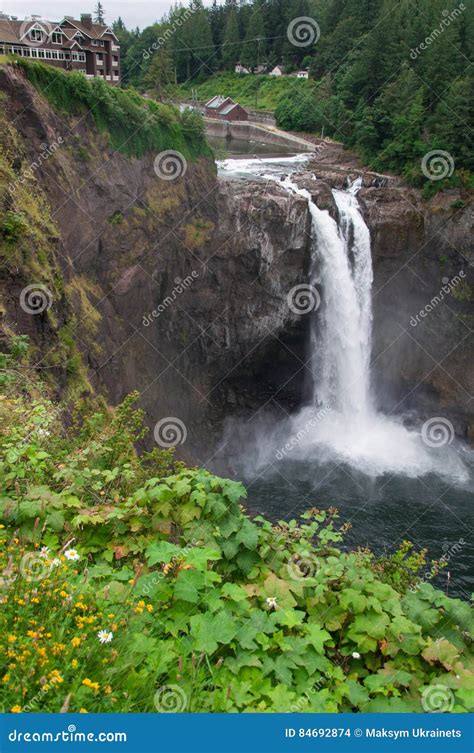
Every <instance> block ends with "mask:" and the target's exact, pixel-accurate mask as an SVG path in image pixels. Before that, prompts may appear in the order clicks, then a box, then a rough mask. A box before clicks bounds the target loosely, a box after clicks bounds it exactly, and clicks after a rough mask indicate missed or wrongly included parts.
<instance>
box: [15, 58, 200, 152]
mask: <svg viewBox="0 0 474 753" xmlns="http://www.w3.org/2000/svg"><path fill="white" fill-rule="evenodd" d="M17 64H18V65H20V66H21V67H22V68H23V70H24V71H25V75H26V76H27V77H28V79H29V80H30V81H31V83H32V84H33V85H34V86H35V87H36V88H37V89H38V91H40V92H41V93H42V94H43V96H44V97H45V98H46V99H47V100H48V101H49V102H50V103H51V105H53V106H54V107H55V108H56V109H58V110H60V111H62V112H65V113H70V114H73V115H74V114H79V113H83V114H85V113H90V115H91V117H92V118H93V119H94V122H95V124H96V126H97V128H98V129H99V130H100V131H102V132H105V133H107V134H108V135H109V136H110V142H111V146H112V148H113V149H115V150H117V151H119V152H123V153H124V154H126V155H128V156H133V157H142V156H143V155H144V154H146V153H147V152H157V153H159V152H162V151H165V150H167V149H173V150H176V151H180V152H182V153H183V154H184V156H185V157H187V158H189V159H195V158H197V157H199V156H200V155H209V154H210V151H209V148H208V146H207V144H206V141H205V139H204V137H203V131H202V129H201V132H199V128H198V126H197V123H196V122H193V123H192V124H190V122H189V118H188V116H184V117H183V116H182V115H181V114H180V112H179V111H178V110H177V109H176V108H174V107H171V106H169V105H163V104H158V103H157V102H153V101H152V100H147V99H144V98H143V97H141V96H140V95H139V94H138V93H137V92H135V91H134V90H133V89H126V90H125V89H121V88H119V87H116V86H110V85H108V84H107V83H106V82H105V81H104V80H103V79H101V78H94V79H93V80H92V81H89V80H88V79H86V78H85V76H83V75H82V74H81V73H75V72H66V71H61V70H59V69H57V68H53V67H52V66H50V65H44V64H42V63H36V62H31V61H29V60H26V59H23V58H19V59H18V60H17ZM195 117H196V116H195Z"/></svg>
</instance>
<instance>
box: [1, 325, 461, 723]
mask: <svg viewBox="0 0 474 753" xmlns="http://www.w3.org/2000/svg"><path fill="white" fill-rule="evenodd" d="M29 368H30V356H29V353H28V349H27V343H26V342H25V340H24V339H23V340H22V341H21V342H19V341H18V338H11V339H10V346H9V349H8V351H7V352H5V353H4V354H3V355H2V382H3V388H4V396H3V398H2V400H1V401H0V428H1V440H0V442H1V460H0V477H1V479H2V492H1V498H0V520H1V525H0V544H1V553H0V558H1V563H2V564H1V571H2V580H1V586H2V589H1V600H2V611H1V614H0V627H1V630H2V634H3V635H4V636H6V640H5V642H4V643H3V644H2V647H1V648H0V677H2V694H1V699H2V700H1V704H2V709H3V710H6V711H13V712H15V711H38V710H41V711H56V712H57V711H60V710H62V711H67V710H69V711H94V712H98V711H136V712H137V711H138V712H145V711H155V710H158V711H164V710H168V711H169V710H175V711H214V712H216V711H279V712H289V711H334V712H335V711H357V710H360V711H422V710H428V711H436V710H439V709H441V710H453V711H466V710H468V709H469V708H471V707H472V685H473V677H472V672H471V669H470V668H469V662H470V655H471V650H470V644H469V641H470V637H469V636H470V632H471V633H472V625H471V616H470V610H469V606H468V605H467V604H465V603H463V602H461V601H459V600H456V599H450V598H448V597H446V596H445V595H444V594H443V593H442V592H440V591H437V590H436V589H435V588H434V587H433V585H432V584H431V583H430V579H431V577H432V576H433V575H434V574H435V573H436V570H437V566H436V565H433V566H432V567H433V569H432V570H431V571H430V570H429V568H428V574H427V575H425V576H424V578H423V579H421V580H420V578H419V576H418V572H419V571H420V569H423V570H425V571H426V565H425V563H424V555H423V553H419V554H416V553H415V552H413V550H412V547H411V546H410V545H409V544H408V543H404V544H403V546H402V548H401V550H400V552H398V553H397V554H396V555H395V556H394V557H392V558H390V559H385V560H382V561H376V560H375V559H374V557H373V555H371V554H370V552H368V551H365V550H364V551H358V552H348V551H341V549H340V548H339V545H340V543H341V541H342V539H343V535H344V531H345V530H346V526H344V525H342V526H341V525H340V523H339V521H338V513H337V510H335V509H333V508H331V509H329V510H327V511H324V510H319V509H316V508H313V509H311V510H309V511H308V513H307V514H305V515H304V516H303V518H302V519H300V520H299V521H295V520H293V521H290V522H281V523H279V524H272V523H270V522H268V521H267V520H265V519H264V518H262V517H258V518H255V519H254V520H251V519H250V518H249V517H247V516H246V514H245V512H244V509H243V508H242V506H241V505H242V502H243V501H244V499H245V496H246V492H245V489H244V487H243V486H242V485H241V484H240V483H237V482H235V481H229V480H226V479H222V478H217V477H215V476H212V475H211V474H210V473H208V472H207V471H206V470H203V469H190V468H186V467H184V466H183V465H182V464H180V463H176V462H175V461H174V459H173V456H172V453H171V452H170V451H164V450H155V451H153V452H152V453H146V454H143V455H142V456H141V457H138V456H137V454H136V452H135V450H134V442H135V441H136V440H137V439H139V438H140V437H141V436H142V435H143V429H142V423H141V421H142V416H141V414H140V412H136V411H134V410H133V402H134V399H135V397H136V396H133V395H132V396H130V398H128V399H127V400H126V401H125V402H124V403H123V404H122V405H121V406H120V407H119V408H118V409H116V410H115V411H114V412H112V411H107V410H104V409H102V410H97V409H96V408H94V407H93V406H92V405H89V404H88V402H87V401H84V400H82V401H80V402H77V403H76V404H75V405H74V406H72V407H71V406H69V415H70V420H69V422H68V427H69V428H67V429H65V428H64V426H63V421H62V418H63V410H64V406H61V405H59V404H55V403H53V402H51V401H49V400H48V399H47V398H46V397H45V395H44V392H43V388H42V386H41V384H40V383H37V382H34V381H33V377H32V379H31V381H29V382H28V383H29V384H30V385H33V386H30V387H29V388H28V389H27V388H25V384H27V382H25V381H24V379H23V377H21V379H20V378H19V377H18V374H19V373H20V372H21V373H22V374H24V373H25V370H26V373H29V372H28V369H29ZM440 688H441V693H440ZM470 689H471V690H470Z"/></svg>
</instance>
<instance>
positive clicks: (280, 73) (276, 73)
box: [270, 65, 285, 76]
mask: <svg viewBox="0 0 474 753" xmlns="http://www.w3.org/2000/svg"><path fill="white" fill-rule="evenodd" d="M284 75H285V69H284V68H283V66H282V65H276V66H275V67H274V68H273V70H271V71H270V76H284Z"/></svg>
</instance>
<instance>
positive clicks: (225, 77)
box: [175, 73, 314, 111]
mask: <svg viewBox="0 0 474 753" xmlns="http://www.w3.org/2000/svg"><path fill="white" fill-rule="evenodd" d="M313 87H314V83H313V82H312V81H308V80H305V79H297V78H293V77H288V76H282V77H277V76H267V75H263V76H254V75H251V74H249V75H246V74H235V73H216V74H215V75H214V76H211V77H210V78H208V79H207V80H206V81H203V82H202V83H200V84H196V83H195V82H194V81H188V82H186V83H185V84H181V85H180V86H178V87H177V88H176V90H175V94H176V96H177V97H178V98H179V99H181V100H187V99H191V96H192V91H195V92H196V94H197V97H198V100H199V102H207V101H208V100H209V99H211V97H214V96H216V95H217V94H224V95H225V96H227V97H232V99H235V100H236V101H238V102H239V104H241V105H243V106H244V107H250V108H253V109H258V110H267V111H273V110H275V108H276V106H277V104H278V101H279V99H280V98H281V97H282V96H284V95H286V94H288V92H289V91H293V90H294V89H297V90H298V91H300V92H301V95H302V96H304V95H305V94H308V93H309V92H310V91H311V90H312V88H313ZM257 95H258V96H257Z"/></svg>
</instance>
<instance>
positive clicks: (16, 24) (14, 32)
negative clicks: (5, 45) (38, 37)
mask: <svg viewBox="0 0 474 753" xmlns="http://www.w3.org/2000/svg"><path fill="white" fill-rule="evenodd" d="M20 26H21V22H20V21H10V19H3V18H1V19H0V39H1V40H2V42H19V41H20Z"/></svg>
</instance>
